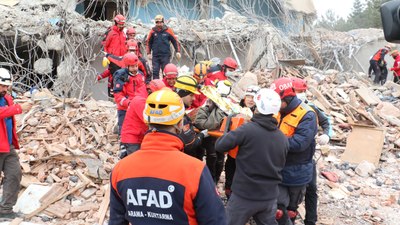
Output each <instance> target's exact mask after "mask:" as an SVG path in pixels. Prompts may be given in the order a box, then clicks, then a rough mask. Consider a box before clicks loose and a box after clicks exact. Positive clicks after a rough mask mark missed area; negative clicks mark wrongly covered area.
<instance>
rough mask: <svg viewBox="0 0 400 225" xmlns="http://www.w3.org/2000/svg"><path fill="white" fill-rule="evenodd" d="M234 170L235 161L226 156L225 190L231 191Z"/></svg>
mask: <svg viewBox="0 0 400 225" xmlns="http://www.w3.org/2000/svg"><path fill="white" fill-rule="evenodd" d="M235 170H236V159H234V158H232V157H231V156H230V155H228V158H227V159H226V162H225V189H231V186H232V181H233V176H234V175H235Z"/></svg>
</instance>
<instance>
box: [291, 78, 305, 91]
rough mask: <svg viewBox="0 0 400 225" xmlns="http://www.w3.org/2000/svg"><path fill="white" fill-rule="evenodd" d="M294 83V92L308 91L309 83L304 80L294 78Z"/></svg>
mask: <svg viewBox="0 0 400 225" xmlns="http://www.w3.org/2000/svg"><path fill="white" fill-rule="evenodd" d="M291 79H292V83H293V88H294V90H295V91H296V90H299V91H306V90H307V82H306V81H305V80H304V79H300V78H298V77H292V78H291Z"/></svg>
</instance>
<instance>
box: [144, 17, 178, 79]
mask: <svg viewBox="0 0 400 225" xmlns="http://www.w3.org/2000/svg"><path fill="white" fill-rule="evenodd" d="M155 23H156V26H155V27H153V28H152V29H151V30H150V32H149V34H148V35H147V40H146V46H147V58H148V59H149V60H152V65H153V79H158V78H159V77H160V69H161V71H163V70H164V67H165V65H167V64H168V63H169V62H170V58H171V50H170V43H172V45H173V46H174V48H175V52H176V58H177V60H180V59H181V53H180V51H181V48H180V45H179V41H178V39H177V38H176V36H175V34H174V31H173V30H172V29H171V28H169V27H167V26H166V25H165V24H164V17H163V16H162V15H157V16H156V17H155Z"/></svg>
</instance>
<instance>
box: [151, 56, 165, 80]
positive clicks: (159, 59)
mask: <svg viewBox="0 0 400 225" xmlns="http://www.w3.org/2000/svg"><path fill="white" fill-rule="evenodd" d="M170 58H171V56H170V55H165V56H153V59H152V61H151V62H152V64H153V79H159V78H160V69H161V72H162V71H163V70H164V67H165V65H167V64H168V63H169V59H170ZM146 81H148V79H146Z"/></svg>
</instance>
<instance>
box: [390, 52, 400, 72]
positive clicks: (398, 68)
mask: <svg viewBox="0 0 400 225" xmlns="http://www.w3.org/2000/svg"><path fill="white" fill-rule="evenodd" d="M390 70H391V71H393V76H395V77H399V76H400V55H398V56H396V58H395V59H394V63H393V67H392V68H390Z"/></svg>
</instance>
